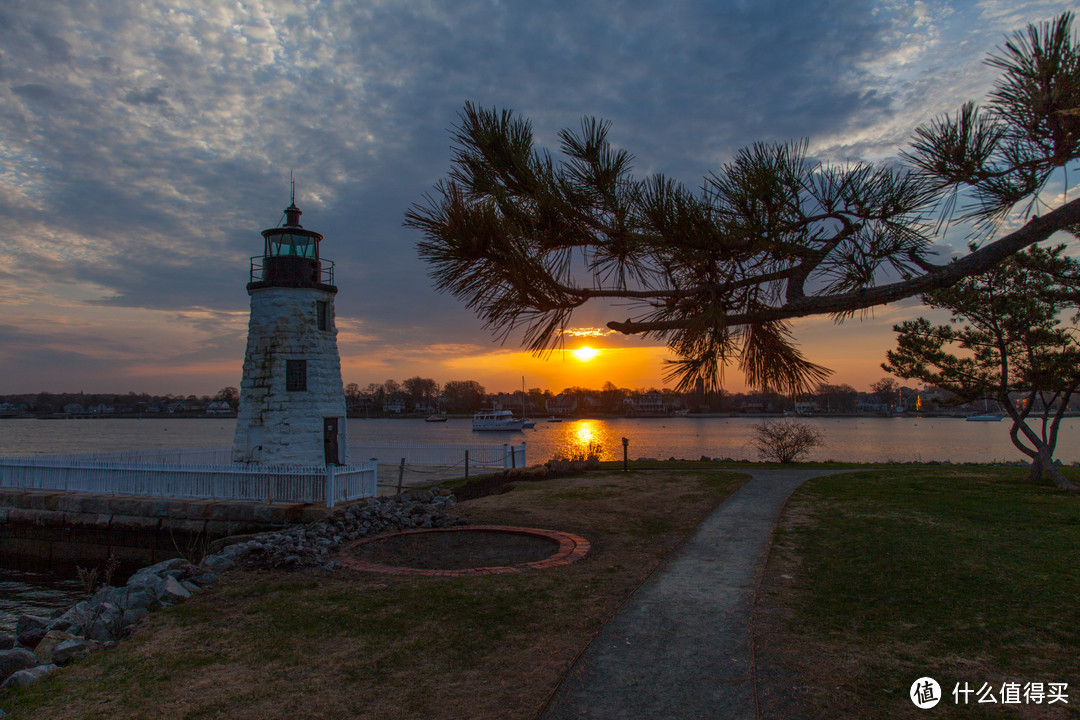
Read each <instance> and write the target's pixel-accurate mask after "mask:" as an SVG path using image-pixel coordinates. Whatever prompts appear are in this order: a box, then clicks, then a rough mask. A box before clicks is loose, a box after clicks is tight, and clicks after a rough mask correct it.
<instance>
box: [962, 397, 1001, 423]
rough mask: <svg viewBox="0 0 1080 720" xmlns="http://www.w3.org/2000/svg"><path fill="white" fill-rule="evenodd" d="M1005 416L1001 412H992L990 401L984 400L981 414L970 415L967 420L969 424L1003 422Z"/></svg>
mask: <svg viewBox="0 0 1080 720" xmlns="http://www.w3.org/2000/svg"><path fill="white" fill-rule="evenodd" d="M1004 417H1005V416H1004V415H1002V414H1001V413H1000V412H998V413H992V412H990V407H989V400H987V399H986V398H983V411H982V412H981V413H975V414H974V415H968V416H967V417H966V418H964V419H965V420H967V421H968V422H1001V420H1002V418H1004Z"/></svg>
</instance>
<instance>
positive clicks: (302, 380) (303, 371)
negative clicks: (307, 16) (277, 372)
mask: <svg viewBox="0 0 1080 720" xmlns="http://www.w3.org/2000/svg"><path fill="white" fill-rule="evenodd" d="M285 389H286V390H287V391H289V392H301V391H304V390H307V360H286V361H285Z"/></svg>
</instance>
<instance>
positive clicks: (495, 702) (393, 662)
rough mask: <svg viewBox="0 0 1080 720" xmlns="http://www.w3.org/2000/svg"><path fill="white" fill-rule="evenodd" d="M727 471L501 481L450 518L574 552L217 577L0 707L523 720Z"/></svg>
mask: <svg viewBox="0 0 1080 720" xmlns="http://www.w3.org/2000/svg"><path fill="white" fill-rule="evenodd" d="M744 479H745V476H739V475H737V474H735V473H731V472H723V471H717V470H715V469H714V470H710V471H702V470H678V469H668V470H663V469H661V470H651V471H648V472H645V471H636V472H631V473H628V474H622V473H604V474H589V475H586V476H579V477H574V478H564V479H558V480H547V481H542V482H518V483H516V486H515V488H514V489H513V490H512V491H510V492H506V493H503V494H498V495H490V496H488V497H483V498H479V499H476V500H471V501H468V502H463V503H460V504H459V505H458V506H457V508H456V509H455V512H457V513H458V514H459V515H461V516H463V517H466V518H467V519H468V520H470V521H471V522H473V523H478V524H479V523H493V524H504V525H517V526H525V527H539V528H548V529H553V530H562V531H566V532H570V533H574V534H578V535H581V536H583V537H585V538H586V539H588V540H589V541H590V542H591V543H592V550H591V551H590V553H589V554H588V555H587V556H586V557H585V558H584V559H582V560H581V561H579V562H577V563H575V564H573V565H569V566H564V567H558V568H553V569H549V570H544V571H536V572H527V573H520V574H515V575H497V576H486V577H476V578H456V579H455V578H431V577H402V576H388V575H374V574H360V573H353V572H351V571H345V570H340V571H336V572H332V573H327V572H322V571H319V572H311V573H283V572H268V571H245V572H234V573H230V574H228V575H227V576H226V578H225V580H224V581H223V582H222V583H221V584H220V585H219V586H217V587H215V588H213V589H212V590H210V591H207V592H205V593H201V594H199V595H198V596H196V597H195V598H193V599H192V600H190V601H188V602H187V603H186V604H184V605H180V606H178V607H175V608H170V609H168V610H164V611H160V612H157V613H153V614H152V615H151V616H150V617H149V618H148V619H147V621H146V622H145V624H144V625H142V626H141V627H140V629H139V630H138V632H137V634H136V635H135V636H134V637H133V638H132V639H130V640H128V641H125V642H124V643H122V644H121V645H120V646H118V647H117V648H115V649H112V650H107V651H102V652H99V653H96V654H95V655H93V656H91V657H90V658H89V659H87V660H86V661H83V662H81V663H78V664H76V665H73V666H71V667H69V668H67V669H65V670H63V671H61V672H59V673H57V674H56V675H54V676H53V677H52V678H50V679H49V680H47V681H45V682H42V683H39V684H38V685H35V686H34V687H32V688H30V689H28V690H27V691H25V692H21V693H14V694H10V695H7V696H3V697H0V708H2V709H3V710H5V711H6V712H7V713H9V716H10V717H14V718H19V719H26V720H29V719H30V718H50V719H51V720H65V719H75V718H78V719H79V720H93V719H95V718H100V719H102V720H119V719H124V720H127V719H136V718H147V719H153V720H158V719H166V718H168V719H172V718H190V719H195V718H223V719H228V720H256V719H257V720H265V719H269V718H288V719H289V720H303V719H306V718H310V719H314V718H318V719H320V720H323V719H326V718H365V719H378V718H385V719H387V720H406V719H408V718H423V719H424V720H429V719H438V718H470V719H472V720H480V719H482V718H499V719H500V720H503V719H509V718H533V717H534V716H535V714H536V712H537V711H538V710H539V708H540V707H541V706H542V704H543V703H544V702H545V701H546V700H547V698H548V697H549V695H550V694H551V693H552V692H553V691H554V689H555V687H556V685H557V684H558V682H559V680H560V679H561V677H562V675H563V674H564V673H565V672H566V670H567V669H568V668H569V667H570V665H571V664H572V663H573V661H574V659H575V658H576V656H577V654H578V653H579V652H580V651H581V650H582V649H583V648H584V647H585V646H586V645H587V644H588V642H589V641H590V640H591V638H592V636H593V635H594V634H595V633H596V631H597V630H598V629H599V628H600V626H601V625H602V623H603V622H604V621H605V620H606V619H607V618H609V617H610V616H611V615H612V614H613V613H614V612H615V610H616V609H617V608H618V607H619V605H620V604H621V603H622V602H623V601H624V600H625V599H626V598H627V597H628V596H629V595H630V593H631V592H633V590H634V589H635V588H636V587H637V586H638V585H640V584H641V582H643V581H644V580H645V579H646V578H647V577H648V575H649V574H650V573H651V572H652V571H653V569H654V568H655V567H656V566H657V564H658V563H659V562H660V560H661V559H662V558H663V557H664V556H665V555H666V554H667V553H669V552H670V551H671V550H672V548H674V547H675V546H676V545H677V544H678V543H679V542H680V541H681V540H682V539H683V538H684V537H685V536H686V534H687V533H688V532H689V531H690V530H691V529H692V528H693V527H694V526H695V525H696V524H697V523H698V522H699V521H700V520H701V519H702V518H703V517H704V516H705V515H706V514H707V513H708V512H709V511H710V510H711V509H713V508H714V507H715V506H716V505H717V504H719V502H720V501H721V500H722V499H723V498H725V497H727V495H729V494H730V493H731V492H732V491H734V490H735V489H736V488H737V487H738V486H739V485H741V484H742V482H743V480H744Z"/></svg>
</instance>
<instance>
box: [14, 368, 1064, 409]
mask: <svg viewBox="0 0 1080 720" xmlns="http://www.w3.org/2000/svg"><path fill="white" fill-rule="evenodd" d="M344 390H345V399H346V404H347V408H348V414H349V415H350V416H351V417H382V416H397V415H414V416H423V415H431V414H436V413H446V414H471V413H474V412H478V411H480V410H483V409H492V408H500V409H508V410H513V411H514V412H520V411H521V409H522V406H523V405H524V407H525V411H526V413H527V414H528V415H530V416H533V417H535V416H545V415H563V416H570V417H574V416H585V415H655V414H671V413H681V412H689V413H782V412H794V413H796V414H801V415H837V414H840V415H853V414H866V413H869V414H885V413H892V412H897V411H898V410H900V409H902V410H903V411H905V412H934V411H940V412H949V413H964V412H965V411H966V409H969V408H970V407H971V406H970V405H969V404H967V401H969V400H970V398H968V397H965V396H960V395H957V394H955V393H953V392H950V391H949V390H945V389H942V388H939V387H933V386H924V387H922V388H910V387H903V386H901V385H900V383H898V382H897V381H896V380H895V379H893V378H891V377H885V378H881V379H880V380H878V381H876V382H874V383H871V384H870V385H869V386H868V388H867V389H866V390H857V389H856V388H854V387H852V386H851V385H848V384H846V383H842V384H828V383H821V384H819V385H818V386H817V388H816V390H815V392H813V393H806V394H802V395H799V396H796V397H794V398H793V397H789V396H787V395H783V394H780V393H775V392H759V391H750V392H745V393H741V392H740V393H731V392H727V391H724V390H720V391H705V390H704V389H703V388H700V387H699V388H698V389H696V390H693V391H690V392H677V391H675V390H671V389H669V388H662V389H657V388H655V387H650V388H637V389H631V388H621V387H618V386H617V385H615V384H614V383H612V382H606V383H604V385H603V386H602V387H600V388H599V389H595V388H586V387H580V386H571V387H567V388H563V389H562V391H560V392H553V391H552V390H548V389H541V388H529V389H528V390H527V391H526V392H525V394H524V397H523V396H522V392H521V391H520V390H518V391H514V392H494V393H489V392H488V391H487V390H486V388H485V387H484V386H483V385H481V384H480V383H479V382H477V381H476V380H450V381H447V382H445V383H442V384H440V383H438V382H436V381H435V380H433V379H431V378H424V377H419V376H416V377H411V378H408V379H406V380H403V381H401V382H398V381H397V380H392V379H391V380H386V381H385V382H382V383H368V384H367V385H366V386H363V387H361V386H360V385H359V384H358V383H349V384H347V385H346V386H345V388H344ZM239 400H240V393H239V391H238V390H237V389H236V388H235V387H225V388H222V389H221V390H219V391H218V392H217V393H216V394H214V395H201V396H199V395H182V394H180V395H173V394H166V395H152V394H149V393H134V392H129V393H124V394H120V393H82V392H79V393H48V392H41V393H23V394H10V395H0V414H3V415H7V416H12V415H40V416H52V415H58V414H67V415H82V414H85V415H113V416H117V417H122V416H140V417H146V416H165V415H182V416H203V415H228V414H231V413H234V412H235V411H236V409H237V406H238V405H239ZM1028 402H1029V403H1030V402H1031V401H1030V400H1029V401H1028ZM1035 402H1036V404H1037V403H1038V400H1036V401H1035ZM1078 404H1080V401H1077V400H1076V399H1075V398H1074V399H1073V405H1074V406H1075V405H1078ZM979 409H984V408H983V406H982V405H980V406H979ZM995 409H997V410H999V411H1003V412H1004V411H1005V410H1006V408H1004V407H999V408H995ZM1068 409H1070V410H1074V411H1075V410H1080V406H1078V407H1070V408H1068Z"/></svg>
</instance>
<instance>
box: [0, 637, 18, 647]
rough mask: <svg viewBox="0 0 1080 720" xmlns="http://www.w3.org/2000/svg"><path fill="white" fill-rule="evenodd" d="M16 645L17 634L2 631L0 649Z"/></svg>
mask: <svg viewBox="0 0 1080 720" xmlns="http://www.w3.org/2000/svg"><path fill="white" fill-rule="evenodd" d="M13 647H15V636H14V635H8V634H7V633H0V650H10V649H12V648H13Z"/></svg>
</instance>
